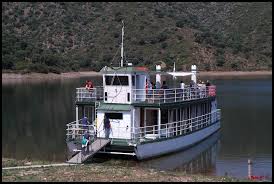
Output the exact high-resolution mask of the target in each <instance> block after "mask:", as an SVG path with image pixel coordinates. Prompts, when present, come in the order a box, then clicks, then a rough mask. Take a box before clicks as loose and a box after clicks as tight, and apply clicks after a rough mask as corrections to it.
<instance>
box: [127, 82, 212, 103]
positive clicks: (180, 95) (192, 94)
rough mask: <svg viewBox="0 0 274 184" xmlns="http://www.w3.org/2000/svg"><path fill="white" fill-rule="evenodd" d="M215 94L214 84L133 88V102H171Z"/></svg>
mask: <svg viewBox="0 0 274 184" xmlns="http://www.w3.org/2000/svg"><path fill="white" fill-rule="evenodd" d="M215 95H216V86H201V87H198V86H197V87H188V86H187V87H185V88H184V89H182V88H172V89H147V90H145V89H135V90H133V95H132V98H133V99H132V101H133V102H134V103H171V102H181V101H189V100H195V99H201V98H207V97H210V96H215Z"/></svg>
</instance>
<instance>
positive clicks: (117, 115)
mask: <svg viewBox="0 0 274 184" xmlns="http://www.w3.org/2000/svg"><path fill="white" fill-rule="evenodd" d="M105 115H106V116H107V117H108V118H109V119H123V113H105Z"/></svg>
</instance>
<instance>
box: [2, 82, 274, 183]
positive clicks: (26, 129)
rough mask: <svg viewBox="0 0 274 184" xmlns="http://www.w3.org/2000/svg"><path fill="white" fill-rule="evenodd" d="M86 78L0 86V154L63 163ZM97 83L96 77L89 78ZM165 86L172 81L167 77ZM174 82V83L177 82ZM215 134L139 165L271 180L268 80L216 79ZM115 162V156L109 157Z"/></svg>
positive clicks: (270, 106) (269, 84)
mask: <svg viewBox="0 0 274 184" xmlns="http://www.w3.org/2000/svg"><path fill="white" fill-rule="evenodd" d="M86 79H87V78H80V79H69V80H58V81H50V82H49V81H48V82H40V83H16V84H15V83H10V84H2V156H4V157H12V158H17V159H25V158H31V159H43V160H51V161H65V159H66V158H65V152H66V144H65V133H66V132H65V125H66V123H69V122H71V121H74V119H75V111H74V97H75V94H74V93H75V88H76V87H79V86H82V85H83V84H84V81H85V80H86ZM92 79H93V81H95V83H97V85H100V83H101V81H102V80H101V78H100V77H95V78H94V77H93V78H92ZM167 80H168V82H169V83H170V84H171V83H172V82H171V81H170V80H169V79H167ZM177 81H179V80H177ZM211 81H212V82H213V83H214V84H216V85H217V95H218V106H219V108H221V109H222V120H221V130H220V131H219V132H217V133H216V134H214V135H212V136H211V137H209V138H208V139H206V140H205V141H203V142H201V143H199V144H197V145H196V146H194V147H192V148H191V149H189V150H186V151H182V152H178V153H175V154H171V155H167V156H163V157H159V158H156V159H151V160H147V161H142V162H139V161H135V160H126V161H125V162H131V163H134V164H137V165H139V166H141V167H152V168H156V169H162V170H178V171H186V172H190V173H203V174H210V175H226V174H227V175H229V176H235V177H242V178H243V177H246V176H247V159H248V158H251V159H252V160H253V162H254V165H253V175H260V176H269V177H272V79H271V77H266V78H261V79H254V78H253V79H252V78H251V79H250V78H249V79H239V78H238V79H237V78H236V79H216V78H212V77H211ZM115 159H119V158H115Z"/></svg>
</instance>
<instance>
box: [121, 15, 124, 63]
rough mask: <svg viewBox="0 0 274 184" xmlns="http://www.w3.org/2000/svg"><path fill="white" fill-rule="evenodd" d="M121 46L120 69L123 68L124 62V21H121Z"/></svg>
mask: <svg viewBox="0 0 274 184" xmlns="http://www.w3.org/2000/svg"><path fill="white" fill-rule="evenodd" d="M122 24H123V27H122V45H121V67H123V62H124V21H123V20H122Z"/></svg>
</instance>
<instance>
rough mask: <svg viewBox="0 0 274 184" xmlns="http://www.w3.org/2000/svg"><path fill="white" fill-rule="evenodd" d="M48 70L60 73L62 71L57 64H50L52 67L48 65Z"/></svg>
mask: <svg viewBox="0 0 274 184" xmlns="http://www.w3.org/2000/svg"><path fill="white" fill-rule="evenodd" d="M48 70H49V72H51V73H56V74H60V73H61V71H62V70H61V69H60V68H58V67H55V66H50V67H48Z"/></svg>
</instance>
